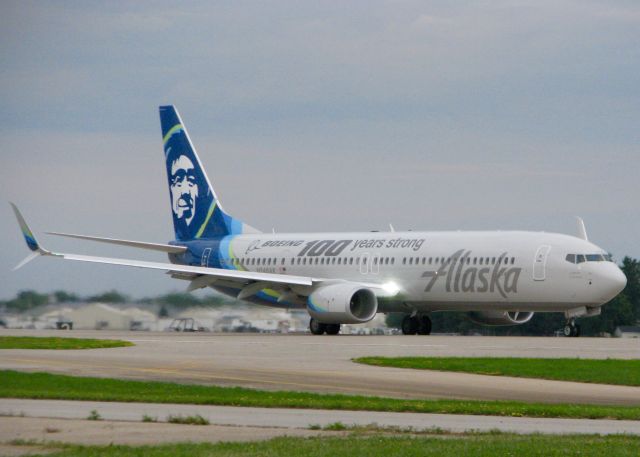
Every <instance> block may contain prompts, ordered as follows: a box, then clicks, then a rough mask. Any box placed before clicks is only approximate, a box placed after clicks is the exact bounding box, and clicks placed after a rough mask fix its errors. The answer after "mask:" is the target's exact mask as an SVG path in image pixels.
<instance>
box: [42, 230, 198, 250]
mask: <svg viewBox="0 0 640 457" xmlns="http://www.w3.org/2000/svg"><path fill="white" fill-rule="evenodd" d="M45 233H46V234H47V235H56V236H64V237H67V238H76V239H79V240H89V241H97V242H99V243H109V244H117V245H119V246H127V247H130V248H139V249H149V250H151V251H160V252H167V253H170V254H181V253H183V252H185V251H186V250H187V248H186V247H185V246H174V245H171V244H160V243H146V242H144V241H131V240H120V239H117V238H104V237H100V236H89V235H76V234H73V233H60V232H45Z"/></svg>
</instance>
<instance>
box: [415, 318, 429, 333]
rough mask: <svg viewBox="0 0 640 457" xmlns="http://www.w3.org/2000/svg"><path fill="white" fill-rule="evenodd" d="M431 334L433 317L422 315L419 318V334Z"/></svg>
mask: <svg viewBox="0 0 640 457" xmlns="http://www.w3.org/2000/svg"><path fill="white" fill-rule="evenodd" d="M430 334H431V318H430V317H429V316H420V319H419V320H418V335H430Z"/></svg>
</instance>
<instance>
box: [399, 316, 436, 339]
mask: <svg viewBox="0 0 640 457" xmlns="http://www.w3.org/2000/svg"><path fill="white" fill-rule="evenodd" d="M402 334H403V335H415V334H418V335H429V334H431V318H430V317H429V316H427V315H415V316H412V315H410V314H408V315H406V316H405V317H404V319H402Z"/></svg>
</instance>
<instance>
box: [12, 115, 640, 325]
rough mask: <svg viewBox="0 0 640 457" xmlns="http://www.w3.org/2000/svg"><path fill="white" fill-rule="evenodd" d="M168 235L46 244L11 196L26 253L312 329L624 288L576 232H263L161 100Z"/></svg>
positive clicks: (472, 313) (555, 302)
mask: <svg viewBox="0 0 640 457" xmlns="http://www.w3.org/2000/svg"><path fill="white" fill-rule="evenodd" d="M160 121H161V124H162V137H163V138H162V141H163V145H164V159H165V163H166V169H167V178H168V185H169V195H170V203H171V212H172V215H173V226H174V230H175V240H174V241H170V242H169V243H168V244H157V243H147V242H138V241H129V240H120V239H113V238H102V237H96V236H87V235H75V234H68V233H52V234H54V235H61V236H66V237H71V238H78V239H82V240H93V241H99V242H104V243H111V244H116V245H123V246H129V247H134V248H141V249H150V250H155V251H160V252H164V253H166V254H167V255H168V257H169V261H170V263H156V262H146V261H138V260H126V259H115V258H107V257H94V256H85V255H76V254H64V253H57V252H51V251H49V250H47V249H45V248H44V247H42V245H41V244H39V243H38V241H37V240H36V238H35V236H34V235H33V232H32V231H31V230H30V229H29V227H28V226H27V223H26V222H25V220H24V218H23V217H22V215H21V214H20V212H19V210H18V209H17V208H16V207H15V205H13V204H12V206H13V209H14V211H15V214H16V217H17V219H18V222H19V224H20V228H21V230H22V233H23V235H24V238H25V240H26V242H27V246H28V247H29V249H31V251H33V252H32V253H31V255H30V256H29V257H27V258H26V259H25V260H23V261H22V262H21V263H20V264H19V265H18V266H17V267H16V269H17V268H20V267H21V266H23V265H24V264H26V263H27V262H28V261H30V260H32V259H33V258H35V257H38V256H51V257H54V258H59V259H64V260H75V261H80V262H93V263H105V264H111V265H121V266H130V267H138V268H150V269H155V270H162V271H166V272H167V273H169V274H170V275H171V276H172V277H173V278H176V279H181V280H184V281H188V283H189V284H188V287H187V290H189V291H192V290H196V289H200V288H203V287H211V288H213V289H215V290H217V291H219V292H222V293H224V294H227V295H231V296H233V297H237V298H238V299H241V300H247V301H251V302H255V303H260V304H264V305H269V306H277V307H285V308H302V309H305V308H306V310H307V311H308V312H309V314H310V316H311V320H310V325H309V327H310V330H311V333H313V334H315V335H321V334H324V333H326V334H330V335H335V334H337V333H339V332H340V324H347V323H348V324H358V323H364V322H367V321H369V320H371V319H373V317H374V316H375V315H376V313H404V314H406V316H405V318H404V320H403V323H402V331H403V333H404V334H408V335H413V334H421V335H428V334H429V333H430V332H431V319H430V317H429V316H430V313H432V312H435V311H463V312H467V313H469V317H470V318H471V319H472V320H474V321H476V322H478V323H481V324H485V325H512V324H523V323H525V322H527V321H529V320H530V319H531V317H532V316H533V314H534V312H563V313H564V314H565V317H566V319H567V325H566V327H565V329H564V333H565V335H567V336H578V335H579V333H580V329H579V326H577V325H576V323H575V319H576V318H577V317H582V316H595V315H598V314H600V309H601V306H602V305H603V304H605V303H607V302H608V301H609V300H611V299H612V298H614V297H615V296H616V295H617V294H618V293H619V292H620V291H621V290H622V289H623V288H624V287H625V285H626V281H627V280H626V277H625V276H624V274H623V273H622V272H621V270H620V269H619V268H618V266H617V265H616V264H615V263H614V262H612V260H611V257H610V256H609V255H608V254H607V252H606V251H604V250H603V249H601V248H599V247H598V246H596V245H595V244H593V243H590V242H589V241H588V240H587V234H586V230H585V227H584V224H583V223H582V220H580V219H579V220H578V232H579V233H578V237H574V236H568V235H562V234H555V233H540V232H524V231H511V232H509V231H495V232H460V231H456V232H413V231H411V232H396V231H393V229H392V228H391V231H390V232H384V233H383V232H356V233H279V234H275V233H274V234H271V233H261V232H259V231H258V230H256V229H254V228H252V227H251V226H249V225H247V224H245V223H244V222H242V221H240V220H238V219H236V218H234V217H233V216H231V215H230V214H229V213H227V212H226V211H225V210H224V209H223V208H222V205H221V204H220V200H219V199H218V197H217V196H216V194H215V192H214V190H213V187H212V186H211V182H210V181H209V178H208V177H207V175H206V174H205V171H204V168H203V166H202V162H201V161H200V159H199V157H198V155H197V154H196V151H195V149H194V147H193V145H192V143H191V140H190V138H189V135H188V134H187V130H186V129H185V127H184V124H183V122H182V120H181V119H180V116H179V114H178V112H177V111H176V109H175V108H174V107H173V106H161V107H160Z"/></svg>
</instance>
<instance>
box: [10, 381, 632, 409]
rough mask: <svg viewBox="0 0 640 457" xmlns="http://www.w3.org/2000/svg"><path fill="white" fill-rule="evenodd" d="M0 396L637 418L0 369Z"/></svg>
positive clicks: (536, 405) (498, 403) (503, 403)
mask: <svg viewBox="0 0 640 457" xmlns="http://www.w3.org/2000/svg"><path fill="white" fill-rule="evenodd" d="M0 397H3V398H35V399H44V398H46V399H60V400H93V401H123V402H148V403H185V404H198V405H227V406H255V407H263V408H317V409H342V410H354V411H395V412H417V413H443V414H486V415H491V416H527V417H570V418H589V419H602V418H610V419H631V420H640V406H607V405H584V404H545V403H524V402H515V401H476V400H473V401H467V400H406V399H396V398H385V397H369V396H361V395H342V394H318V393H308V392H294V391H278V392H270V391H262V390H254V389H246V388H242V387H218V386H202V385H192V384H175V383H169V382H156V381H127V380H122V379H104V378H90V377H76V376H66V375H56V374H50V373H22V372H17V371H10V370H5V371H0Z"/></svg>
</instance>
